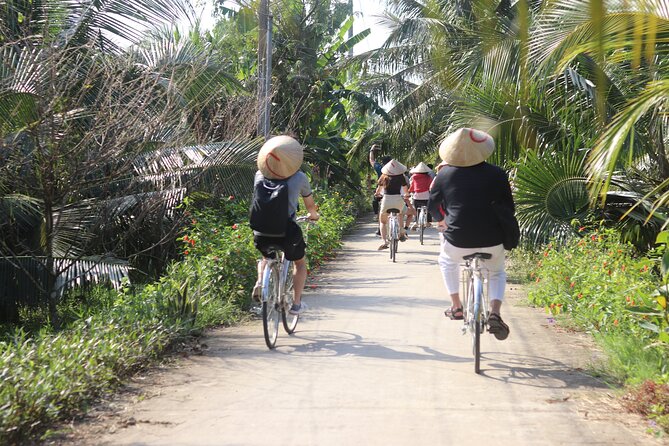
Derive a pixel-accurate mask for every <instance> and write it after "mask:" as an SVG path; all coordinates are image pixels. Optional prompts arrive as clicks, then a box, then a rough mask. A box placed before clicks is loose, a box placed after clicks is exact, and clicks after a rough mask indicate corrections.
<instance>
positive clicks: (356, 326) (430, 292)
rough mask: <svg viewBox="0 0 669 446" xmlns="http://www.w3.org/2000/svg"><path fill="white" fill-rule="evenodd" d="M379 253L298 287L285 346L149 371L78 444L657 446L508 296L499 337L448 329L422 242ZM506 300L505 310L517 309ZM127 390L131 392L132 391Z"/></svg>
mask: <svg viewBox="0 0 669 446" xmlns="http://www.w3.org/2000/svg"><path fill="white" fill-rule="evenodd" d="M426 237H427V240H426V243H425V245H423V246H421V245H420V244H419V242H418V237H417V236H416V235H412V236H411V238H410V239H409V240H408V241H407V242H406V243H402V244H401V245H400V252H399V253H398V259H397V263H394V264H393V263H392V262H390V261H389V258H388V251H383V252H378V251H377V250H376V248H377V246H378V245H379V239H378V238H376V237H375V236H374V226H373V224H372V223H371V222H370V223H366V224H362V225H360V226H359V227H358V228H357V230H356V231H354V233H353V234H352V235H351V236H350V237H348V238H347V241H346V244H345V246H344V249H343V250H342V251H341V253H340V254H339V255H338V257H337V259H336V260H335V261H333V262H331V263H330V264H329V265H328V266H327V267H326V268H325V269H324V270H323V271H321V273H320V274H319V277H318V278H317V280H316V281H315V282H311V284H312V285H313V286H314V288H311V286H310V285H308V286H307V290H308V292H307V293H306V295H305V301H306V302H307V303H308V304H309V306H310V311H309V312H308V313H307V314H305V315H304V317H303V318H302V320H301V321H300V324H299V326H298V330H297V332H296V334H295V335H294V336H288V335H286V334H285V333H284V332H283V331H282V332H281V333H280V335H279V339H278V347H277V349H276V350H275V351H269V350H268V349H267V347H266V346H265V343H264V340H263V334H262V324H261V321H260V320H257V321H254V322H252V323H249V324H245V325H243V326H240V327H233V328H228V329H221V330H216V331H213V332H211V333H210V334H209V336H208V337H207V338H206V339H205V340H204V342H205V343H206V344H207V346H208V348H207V350H206V351H205V353H204V354H203V355H201V356H190V357H188V358H184V359H181V360H179V361H177V363H176V364H174V365H172V366H169V367H166V368H165V369H163V370H161V371H159V372H157V373H154V374H152V375H151V376H150V377H149V378H148V379H146V380H145V381H147V383H148V384H146V385H144V386H142V387H140V394H141V396H139V397H137V396H135V397H128V398H126V399H125V401H123V402H121V403H118V404H117V405H118V408H117V409H118V410H117V413H116V414H115V416H114V417H112V418H111V420H107V422H106V423H102V424H101V426H102V427H101V428H100V427H99V428H98V429H97V431H96V430H95V429H92V430H91V429H89V430H88V433H87V434H85V435H82V436H80V437H78V439H77V440H75V442H76V443H88V444H110V445H272V446H280V445H286V446H299V445H318V446H326V445H354V444H359V445H384V446H385V445H470V444H479V445H481V444H485V445H491V446H492V445H495V446H496V445H596V444H601V445H633V444H660V443H661V440H657V439H654V438H653V437H651V436H650V435H648V434H646V433H645V429H644V425H643V422H642V421H641V420H640V419H639V418H637V417H635V416H631V415H627V414H624V412H623V411H622V409H621V408H620V407H618V405H617V403H616V400H615V399H614V398H613V391H611V390H609V389H608V388H607V387H606V386H605V385H604V384H603V383H602V382H600V381H598V380H596V379H594V378H592V377H590V376H588V375H587V374H585V373H584V372H583V369H584V368H586V367H587V366H588V364H590V363H591V361H592V359H593V357H595V356H596V354H597V353H596V351H594V350H593V349H592V348H591V345H590V343H589V341H588V340H587V339H586V338H585V337H583V336H580V335H576V334H573V333H566V332H564V331H561V330H559V329H557V328H556V327H554V326H553V325H551V324H550V323H549V321H548V320H547V318H546V315H545V314H544V313H543V311H541V310H536V309H532V308H528V307H527V306H524V305H522V304H521V301H522V298H521V296H519V294H520V292H521V290H519V289H518V288H517V287H514V286H513V285H510V286H509V287H508V291H509V292H508V301H507V302H506V304H505V306H504V308H503V315H504V316H505V319H506V321H507V322H508V324H509V325H510V327H511V335H510V336H509V338H508V339H507V340H506V341H497V340H495V339H494V337H492V336H491V335H488V334H486V335H485V336H484V338H483V340H482V351H483V352H484V353H483V361H482V369H483V373H482V374H481V375H476V374H475V373H474V364H473V358H472V354H471V342H470V338H469V337H466V336H463V335H462V334H461V330H460V327H461V323H460V322H456V321H451V320H447V319H446V318H445V317H444V316H443V310H444V309H445V308H446V307H447V306H448V304H449V302H448V301H447V299H446V297H445V296H446V293H445V290H444V287H443V284H442V282H441V277H440V273H439V269H438V267H437V264H436V256H437V251H438V238H437V233H436V231H434V230H430V231H428V233H427V234H426ZM514 302H515V303H514ZM135 386H137V382H136V383H135Z"/></svg>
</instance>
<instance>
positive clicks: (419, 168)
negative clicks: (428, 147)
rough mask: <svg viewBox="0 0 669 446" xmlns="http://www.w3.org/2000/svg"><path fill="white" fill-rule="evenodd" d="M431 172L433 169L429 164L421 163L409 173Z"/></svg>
mask: <svg viewBox="0 0 669 446" xmlns="http://www.w3.org/2000/svg"><path fill="white" fill-rule="evenodd" d="M431 170H432V169H430V168H429V167H427V164H425V163H424V162H422V161H421V162H420V163H418V165H417V166H416V167H414V168H413V169H411V170H410V171H409V173H428V172H430V171H431Z"/></svg>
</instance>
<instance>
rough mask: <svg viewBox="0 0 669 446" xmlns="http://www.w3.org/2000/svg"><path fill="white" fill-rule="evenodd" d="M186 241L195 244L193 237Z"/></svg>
mask: <svg viewBox="0 0 669 446" xmlns="http://www.w3.org/2000/svg"><path fill="white" fill-rule="evenodd" d="M188 242H189V243H190V244H191V246H195V239H193V238H192V239H190V240H188Z"/></svg>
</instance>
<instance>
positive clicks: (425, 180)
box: [409, 161, 432, 229]
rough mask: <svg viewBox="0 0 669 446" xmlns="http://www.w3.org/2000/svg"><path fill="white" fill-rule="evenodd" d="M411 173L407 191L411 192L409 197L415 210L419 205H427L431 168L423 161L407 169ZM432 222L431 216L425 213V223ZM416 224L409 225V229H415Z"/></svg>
mask: <svg viewBox="0 0 669 446" xmlns="http://www.w3.org/2000/svg"><path fill="white" fill-rule="evenodd" d="M409 173H410V174H411V181H410V185H409V192H410V193H411V198H412V200H413V206H414V208H415V209H416V210H418V209H420V208H421V206H427V200H428V199H429V198H430V184H432V177H431V176H430V173H432V169H430V168H429V167H428V166H427V164H425V163H424V162H422V161H421V162H420V163H418V165H417V166H416V167H414V168H413V169H411V170H410V171H409ZM431 222H432V216H431V215H430V214H429V213H428V214H427V223H428V226H430V223H431ZM415 228H416V224H415V223H414V224H413V225H412V226H411V229H415Z"/></svg>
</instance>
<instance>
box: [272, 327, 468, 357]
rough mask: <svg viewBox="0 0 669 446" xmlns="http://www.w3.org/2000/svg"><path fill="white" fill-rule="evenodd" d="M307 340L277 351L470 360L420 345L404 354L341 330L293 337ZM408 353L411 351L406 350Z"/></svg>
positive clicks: (287, 353) (323, 354) (315, 332)
mask: <svg viewBox="0 0 669 446" xmlns="http://www.w3.org/2000/svg"><path fill="white" fill-rule="evenodd" d="M293 338H295V339H301V340H303V341H306V342H305V343H304V344H301V345H292V346H290V347H288V346H286V348H285V349H282V348H278V349H277V350H276V351H277V352H278V353H282V354H285V355H295V354H305V355H306V354H308V355H314V354H317V355H318V356H347V355H351V356H360V357H366V358H379V359H388V360H393V361H394V360H405V361H416V360H423V361H424V360H427V361H446V362H471V361H472V358H462V357H460V356H453V355H448V354H445V353H442V352H440V351H438V350H434V349H433V348H431V347H426V346H423V345H413V346H412V345H407V346H405V348H406V349H407V351H402V350H395V349H393V348H391V347H387V346H384V345H381V344H379V343H377V342H373V341H366V340H365V339H364V338H363V337H362V336H360V335H357V334H355V333H348V332H342V331H301V332H299V333H297V334H295V335H294V336H293ZM409 350H411V351H409Z"/></svg>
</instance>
